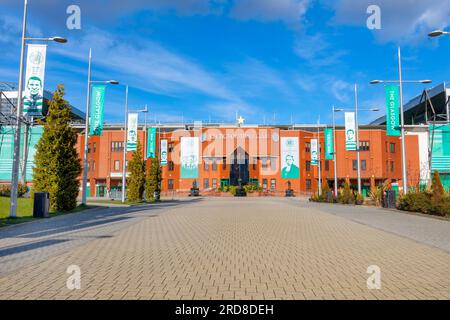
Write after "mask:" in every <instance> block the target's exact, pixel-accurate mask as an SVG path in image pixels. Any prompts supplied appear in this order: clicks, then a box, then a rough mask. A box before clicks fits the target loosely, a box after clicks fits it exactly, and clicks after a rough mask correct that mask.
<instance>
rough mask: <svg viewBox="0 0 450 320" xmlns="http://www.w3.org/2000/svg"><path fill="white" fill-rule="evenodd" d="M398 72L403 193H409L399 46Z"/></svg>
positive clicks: (399, 50) (399, 51)
mask: <svg viewBox="0 0 450 320" xmlns="http://www.w3.org/2000/svg"><path fill="white" fill-rule="evenodd" d="M398 73H399V84H400V122H401V123H400V125H401V132H402V180H403V194H406V193H408V180H407V176H406V146H405V117H404V114H403V77H402V54H401V49H400V47H398Z"/></svg>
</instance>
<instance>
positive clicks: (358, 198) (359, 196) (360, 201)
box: [355, 192, 364, 204]
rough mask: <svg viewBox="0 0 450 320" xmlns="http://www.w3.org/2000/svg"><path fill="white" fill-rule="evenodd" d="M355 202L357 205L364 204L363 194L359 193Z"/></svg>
mask: <svg viewBox="0 0 450 320" xmlns="http://www.w3.org/2000/svg"><path fill="white" fill-rule="evenodd" d="M355 202H356V203H357V204H364V196H363V195H362V194H361V193H359V192H357V193H356V194H355Z"/></svg>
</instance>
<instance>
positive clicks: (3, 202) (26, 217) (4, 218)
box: [0, 197, 90, 227]
mask: <svg viewBox="0 0 450 320" xmlns="http://www.w3.org/2000/svg"><path fill="white" fill-rule="evenodd" d="M9 207H10V198H8V197H0V227H3V226H6V225H10V224H16V223H21V222H26V221H31V220H35V218H33V200H32V199H30V198H19V199H18V208H17V218H15V219H12V218H9ZM89 208H90V207H89V206H86V205H78V206H77V207H76V208H75V209H74V210H72V211H68V212H50V217H55V216H59V215H63V214H67V213H74V212H79V211H83V210H86V209H89Z"/></svg>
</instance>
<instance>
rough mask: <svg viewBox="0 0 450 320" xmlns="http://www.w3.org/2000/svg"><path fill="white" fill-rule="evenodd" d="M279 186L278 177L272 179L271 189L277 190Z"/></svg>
mask: <svg viewBox="0 0 450 320" xmlns="http://www.w3.org/2000/svg"><path fill="white" fill-rule="evenodd" d="M276 188H277V180H276V179H270V190H272V191H273V190H275V189H276Z"/></svg>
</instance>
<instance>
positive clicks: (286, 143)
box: [281, 137, 300, 179]
mask: <svg viewBox="0 0 450 320" xmlns="http://www.w3.org/2000/svg"><path fill="white" fill-rule="evenodd" d="M298 146H299V143H298V138H297V137H283V138H281V178H282V179H298V178H300V165H299V163H300V161H299V148H298Z"/></svg>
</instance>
